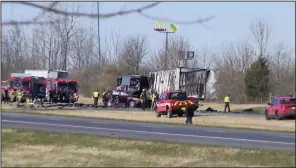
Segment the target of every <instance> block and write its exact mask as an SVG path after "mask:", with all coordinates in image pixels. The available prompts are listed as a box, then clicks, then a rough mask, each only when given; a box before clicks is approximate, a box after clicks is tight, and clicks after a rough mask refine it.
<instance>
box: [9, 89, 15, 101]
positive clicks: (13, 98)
mask: <svg viewBox="0 0 296 168" xmlns="http://www.w3.org/2000/svg"><path fill="white" fill-rule="evenodd" d="M9 97H10V102H16V89H13V91H12V92H10V96H9Z"/></svg>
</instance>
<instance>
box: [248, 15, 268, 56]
mask: <svg viewBox="0 0 296 168" xmlns="http://www.w3.org/2000/svg"><path fill="white" fill-rule="evenodd" d="M250 30H251V33H252V37H253V40H254V42H255V43H256V47H257V49H258V56H259V57H266V58H267V57H268V53H267V49H268V45H269V44H270V40H271V28H270V26H269V25H268V23H267V21H266V20H264V19H258V20H255V21H252V23H251V25H250Z"/></svg>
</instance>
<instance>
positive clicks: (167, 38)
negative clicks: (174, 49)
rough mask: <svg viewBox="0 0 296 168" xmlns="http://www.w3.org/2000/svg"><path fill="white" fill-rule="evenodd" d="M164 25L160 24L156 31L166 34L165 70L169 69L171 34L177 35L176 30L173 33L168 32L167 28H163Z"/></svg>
mask: <svg viewBox="0 0 296 168" xmlns="http://www.w3.org/2000/svg"><path fill="white" fill-rule="evenodd" d="M163 27H164V24H163V23H162V22H158V23H157V25H156V28H154V31H158V32H159V33H165V58H164V59H165V60H164V69H165V70H167V69H168V50H169V49H168V41H169V33H175V32H176V29H175V30H173V31H167V30H166V28H163Z"/></svg>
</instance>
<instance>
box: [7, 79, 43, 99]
mask: <svg viewBox="0 0 296 168" xmlns="http://www.w3.org/2000/svg"><path fill="white" fill-rule="evenodd" d="M4 88H6V89H7V90H8V92H12V91H13V90H17V89H23V93H24V98H26V97H31V96H35V97H36V98H41V99H42V98H45V78H40V77H35V76H31V75H30V74H26V73H12V74H11V76H10V77H9V78H8V80H7V81H6V83H5V85H4V87H3V89H4Z"/></svg>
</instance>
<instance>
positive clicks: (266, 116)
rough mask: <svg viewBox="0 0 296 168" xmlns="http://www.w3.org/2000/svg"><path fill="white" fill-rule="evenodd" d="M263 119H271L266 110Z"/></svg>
mask: <svg viewBox="0 0 296 168" xmlns="http://www.w3.org/2000/svg"><path fill="white" fill-rule="evenodd" d="M265 119H266V120H270V119H271V118H270V117H269V115H268V112H267V110H265Z"/></svg>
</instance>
